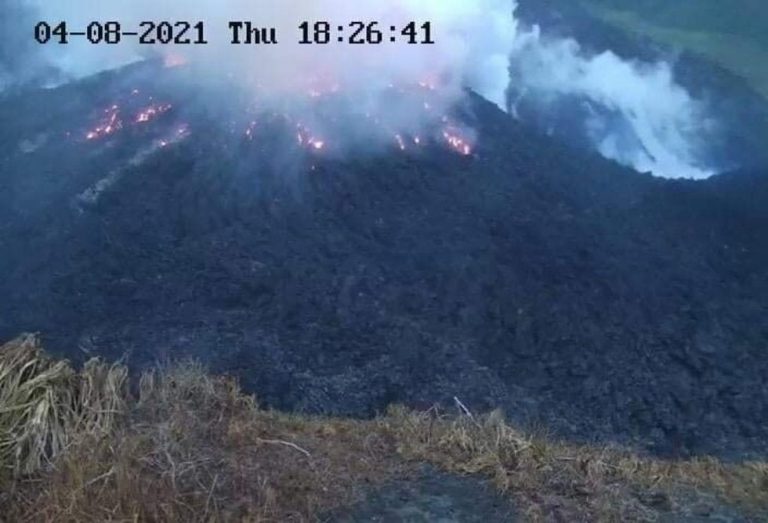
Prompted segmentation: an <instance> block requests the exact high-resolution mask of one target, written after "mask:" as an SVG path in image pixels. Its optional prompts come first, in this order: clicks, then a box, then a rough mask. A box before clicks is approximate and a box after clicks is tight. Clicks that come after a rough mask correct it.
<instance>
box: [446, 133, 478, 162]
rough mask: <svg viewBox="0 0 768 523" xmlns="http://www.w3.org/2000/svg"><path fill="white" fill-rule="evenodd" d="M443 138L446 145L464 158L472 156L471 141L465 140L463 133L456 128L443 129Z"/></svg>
mask: <svg viewBox="0 0 768 523" xmlns="http://www.w3.org/2000/svg"><path fill="white" fill-rule="evenodd" d="M443 138H444V139H445V141H446V143H447V144H448V145H449V146H450V147H451V149H453V150H454V151H456V152H457V153H459V154H461V155H463V156H470V155H471V154H472V145H471V144H470V143H469V140H468V139H467V138H465V137H464V136H463V135H462V134H461V132H460V131H459V130H458V129H456V128H454V127H446V128H445V129H443Z"/></svg>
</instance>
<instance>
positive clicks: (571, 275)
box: [0, 69, 768, 459]
mask: <svg viewBox="0 0 768 523" xmlns="http://www.w3.org/2000/svg"><path fill="white" fill-rule="evenodd" d="M139 72H141V71H139ZM139 72H137V70H134V69H129V70H127V71H122V72H118V73H113V74H108V75H104V76H102V77H98V78H94V79H91V80H88V81H86V82H81V83H78V84H73V85H70V86H66V87H64V88H61V89H58V90H51V91H40V92H33V93H27V94H24V95H18V96H16V95H15V96H14V97H11V98H8V99H6V100H5V101H3V102H2V103H0V121H2V122H3V124H2V126H0V275H2V277H1V278H0V296H2V299H1V300H0V339H10V338H12V337H14V336H15V335H16V334H18V333H19V332H23V331H39V332H41V333H43V339H44V340H45V342H46V345H47V347H48V348H49V349H50V350H51V351H53V352H54V353H57V354H59V355H64V356H68V357H71V358H75V359H84V358H87V357H89V356H93V355H100V356H105V357H107V358H108V359H113V360H114V359H118V358H125V359H126V361H127V363H128V364H130V365H131V366H133V367H137V368H145V367H151V366H153V365H154V364H155V363H156V362H158V361H160V362H164V361H168V360H176V359H181V358H185V357H190V356H191V357H195V358H198V359H201V360H202V361H204V362H206V363H207V364H208V365H209V366H210V367H211V369H212V370H213V371H214V372H217V373H226V374H229V375H232V376H235V377H236V378H237V379H238V380H239V382H240V383H241V384H242V385H243V387H244V388H245V389H246V390H248V391H249V392H254V393H256V394H257V396H258V397H259V399H260V401H262V402H263V403H264V404H265V405H267V406H270V407H275V408H280V409H287V410H293V411H301V412H308V413H319V414H334V415H352V416H360V417H367V416H371V415H373V414H375V413H377V412H382V411H383V410H384V409H385V408H386V407H387V406H388V405H390V404H393V403H404V404H406V405H410V406H413V407H416V408H424V407H428V406H429V405H432V404H433V403H447V404H451V405H452V404H453V398H454V397H458V398H460V399H461V401H462V402H463V403H464V404H465V405H467V406H468V407H469V408H470V409H471V410H473V411H478V412H479V411H485V410H489V409H493V408H501V409H503V410H504V411H505V413H506V414H507V416H508V417H509V418H510V419H512V420H514V421H515V423H518V424H522V425H523V426H534V427H539V428H544V429H545V430H547V431H550V432H553V433H555V434H556V435H558V436H559V437H565V438H568V439H571V440H575V441H589V442H591V441H596V442H601V443H617V444H620V445H628V446H632V447H635V448H640V449H644V450H647V451H649V452H652V453H654V454H658V455H664V456H667V455H674V456H686V455H692V454H693V455H698V454H714V455H717V456H719V457H724V458H727V459H731V458H733V459H736V458H743V457H746V456H764V455H765V452H766V450H768V445H767V443H768V427H767V426H766V425H765V423H764V420H765V419H766V418H767V417H768V389H766V388H765V387H764V386H763V384H764V383H765V381H766V379H767V378H768V358H766V357H765V350H766V348H768V343H767V342H768V314H766V313H767V312H768V235H766V232H765V231H766V230H768V208H766V206H765V203H766V202H768V171H766V170H765V169H763V170H760V169H754V170H750V171H743V172H734V173H730V174H724V175H720V176H716V177H713V178H711V179H710V180H707V181H703V182H690V181H671V180H661V179H656V178H653V177H652V176H650V175H647V174H638V173H635V172H634V171H631V170H629V169H625V168H622V167H620V166H618V165H616V164H614V163H612V162H609V161H606V160H604V159H602V158H599V157H597V156H596V155H593V154H590V153H587V152H580V151H577V150H573V149H570V148H568V147H565V146H563V145H561V144H560V143H559V142H557V141H555V140H553V139H550V138H547V137H545V136H541V135H539V134H537V133H536V132H534V131H532V130H531V129H529V128H527V127H525V126H524V125H522V124H519V123H516V122H514V121H511V120H510V119H509V118H508V117H507V116H506V115H505V114H504V113H502V112H501V111H499V110H498V109H497V108H496V107H495V106H493V105H491V104H489V103H487V102H485V101H483V100H482V99H480V98H479V97H476V96H474V95H472V94H468V95H467V98H466V100H465V102H464V103H463V104H462V105H461V106H460V107H457V108H456V117H457V118H460V119H462V120H463V121H464V122H466V123H467V124H468V125H471V126H472V127H474V128H475V129H476V130H477V133H478V144H477V147H476V149H475V151H474V154H473V155H472V156H471V157H462V156H459V155H457V154H455V153H453V152H452V151H450V150H448V149H446V148H445V147H442V146H439V145H437V144H429V145H427V146H425V147H424V148H423V149H421V150H420V151H417V152H407V153H402V154H401V153H400V152H399V151H395V149H394V148H392V149H385V150H380V151H378V152H375V153H366V154H358V155H345V156H343V157H335V156H325V157H324V156H307V155H298V154H297V155H293V156H286V155H284V154H277V151H280V150H282V149H281V148H280V147H281V146H280V144H279V142H280V139H279V137H278V136H279V134H280V133H279V132H277V131H274V132H272V131H267V132H266V134H265V135H264V136H263V137H262V139H261V140H260V141H257V142H256V143H255V144H254V142H252V141H247V140H244V139H243V138H242V136H240V135H235V136H234V137H233V135H232V134H231V133H230V131H229V129H228V128H227V125H228V122H224V121H221V119H219V118H217V117H216V115H215V114H212V113H208V112H206V110H205V109H202V108H201V109H194V110H191V109H190V107H194V103H193V102H192V98H189V99H188V100H187V99H185V98H184V97H185V96H187V93H180V92H172V91H170V90H169V89H168V86H169V85H170V84H171V82H170V81H168V82H167V83H165V82H166V80H165V79H164V77H163V75H172V74H176V73H173V72H166V73H163V75H156V76H155V77H153V78H152V79H150V78H147V76H146V75H145V74H143V72H142V74H139ZM137 82H141V85H140V87H141V88H142V90H154V91H155V92H156V93H159V94H158V97H160V96H161V95H163V96H166V97H168V98H170V99H171V100H172V101H173V102H175V103H176V106H177V107H184V106H186V107H187V109H186V111H185V112H184V113H181V110H176V109H175V110H174V111H172V112H171V113H169V114H168V115H166V116H164V119H159V120H158V122H157V123H154V124H152V125H150V126H147V127H146V128H145V129H144V130H141V131H137V130H130V129H128V130H125V131H124V132H123V133H121V134H120V135H117V137H115V138H113V139H108V140H105V141H102V142H100V144H99V145H97V146H94V145H93V144H90V143H83V142H82V140H80V141H78V140H73V139H67V138H65V136H66V132H67V130H69V129H71V128H72V126H73V125H75V126H76V125H79V122H82V120H83V117H82V115H83V114H86V113H88V112H93V111H94V108H99V107H104V106H108V105H109V103H110V100H111V97H114V96H116V95H117V93H122V92H124V91H125V89H128V88H129V87H132V86H135V85H136V83H137ZM128 90H130V89H128ZM185 102H188V103H186V105H185ZM173 118H177V119H179V121H180V120H181V119H183V120H184V121H185V122H188V123H189V125H190V128H191V130H192V133H191V135H190V137H189V138H188V139H187V140H185V141H183V142H181V143H178V144H175V145H173V146H169V147H167V148H166V149H165V150H163V151H162V152H161V153H159V154H154V155H151V156H150V157H148V158H147V159H146V160H145V161H144V162H143V163H140V164H138V165H134V166H128V162H129V160H130V158H131V157H132V155H133V154H135V152H136V151H137V150H139V149H140V148H141V147H142V146H143V145H145V144H146V143H148V141H149V140H151V139H153V138H155V137H156V136H160V135H161V134H162V131H163V130H167V129H170V128H171V127H172V125H171V123H172V122H171V119H173ZM73 122H78V123H73ZM40 137H42V138H40ZM24 140H31V141H32V142H35V140H38V143H37V145H38V147H37V148H36V149H35V150H34V151H32V152H25V151H28V150H29V147H27V148H25V147H23V146H20V144H21V142H22V141H24ZM311 165H312V166H314V170H312V169H311V168H310V166H311ZM116 169H121V170H120V176H119V178H118V179H117V181H116V183H114V185H112V186H111V187H109V188H108V189H107V190H105V191H104V192H103V193H102V194H101V196H100V198H98V199H97V200H96V201H94V202H90V203H83V202H82V201H81V200H78V199H77V195H79V194H81V193H82V192H83V191H85V190H86V189H87V188H89V187H92V186H93V185H94V184H95V183H96V182H97V181H98V180H101V179H103V178H104V177H105V176H107V174H108V173H110V172H113V171H115V170H116Z"/></svg>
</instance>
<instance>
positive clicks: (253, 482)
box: [0, 336, 768, 522]
mask: <svg viewBox="0 0 768 523" xmlns="http://www.w3.org/2000/svg"><path fill="white" fill-rule="evenodd" d="M137 385H138V386H137V389H138V395H137V397H135V398H133V397H131V396H130V395H129V394H128V392H127V373H126V370H125V369H124V368H123V367H121V366H119V365H113V366H108V365H105V364H103V363H101V362H99V361H98V360H93V361H91V362H89V363H88V364H86V365H85V367H84V368H83V370H82V371H81V372H75V371H74V370H72V369H71V368H70V366H69V365H68V364H67V363H66V362H57V361H54V360H52V359H50V358H49V357H47V356H46V355H45V354H44V353H43V352H42V349H41V348H40V345H39V343H38V340H37V339H36V338H35V337H34V336H25V337H22V338H20V339H19V340H16V341H15V342H12V343H10V344H8V345H6V346H3V347H2V348H0V429H2V433H0V451H1V452H2V454H0V457H2V459H3V463H4V464H5V465H6V470H7V472H12V473H11V474H6V475H5V476H0V493H3V494H0V514H4V515H5V517H6V518H7V519H8V520H11V521H16V520H22V521H23V520H34V521H57V522H58V521H72V522H74V521H184V522H187V521H206V522H208V521H233V520H234V521H257V522H267V521H269V522H272V521H315V520H317V519H318V518H319V517H320V516H321V515H322V514H326V513H327V512H328V511H329V510H333V509H336V508H338V507H342V506H346V505H348V504H350V503H352V502H353V501H355V500H357V499H359V498H360V497H361V496H362V495H363V494H364V493H365V491H366V490H368V489H369V488H371V487H372V486H375V485H378V484H381V483H382V482H384V481H387V480H396V479H397V478H398V477H402V476H403V475H406V474H409V473H410V472H411V471H414V470H416V468H417V467H418V466H419V465H420V464H423V463H431V464H433V465H435V466H437V467H439V468H441V469H444V470H446V471H450V472H454V473H459V474H474V475H478V476H482V477H487V478H489V479H490V480H491V481H492V482H493V483H494V484H495V485H496V487H497V488H498V489H499V490H500V491H501V492H503V493H505V494H506V495H508V496H510V497H512V498H513V499H514V501H515V504H516V505H517V507H518V508H519V510H520V511H521V513H522V514H524V515H525V516H527V519H529V520H531V521H553V520H555V521H556V520H562V521H646V520H647V521H652V520H656V519H657V518H658V516H659V514H661V513H665V514H680V513H683V512H684V511H685V509H686V506H685V505H686V503H688V504H690V500H689V499H688V498H687V497H686V496H689V493H690V492H694V493H695V492H703V493H708V494H711V495H712V496H716V498H717V499H719V500H720V501H721V502H725V503H730V504H733V505H735V506H737V507H738V508H739V509H740V510H742V511H743V512H744V513H745V514H748V515H757V516H754V517H756V518H758V519H759V518H760V517H761V516H762V517H764V516H765V514H766V513H768V465H766V464H765V463H762V462H759V463H757V462H756V463H744V464H738V465H727V464H723V463H720V462H719V461H717V460H714V459H699V460H691V461H664V460H659V459H653V458H648V457H641V456H637V455H635V454H632V453H630V452H627V451H622V450H620V449H610V448H597V447H593V446H577V445H569V444H565V443H560V442H556V441H552V440H551V439H550V438H544V437H538V436H534V435H531V434H527V433H524V432H521V431H519V430H516V429H515V428H513V427H512V426H510V425H509V424H508V423H507V422H506V421H505V420H504V417H503V416H502V415H501V413H500V412H493V413H490V414H488V415H484V416H473V415H472V414H471V413H470V412H469V411H468V410H467V409H466V407H464V406H463V405H462V404H461V403H460V402H459V401H458V400H457V404H458V405H459V406H460V407H461V408H460V409H459V410H458V412H457V415H445V414H441V413H440V412H439V411H438V410H437V409H431V410H430V411H428V412H414V411H411V410H408V409H405V408H402V407H393V408H391V409H390V411H389V412H388V413H387V415H385V416H382V417H380V418H377V419H375V420H368V421H357V420H347V419H335V418H322V417H307V416H301V415H293V414H283V413H279V412H273V411H268V410H264V409H260V408H259V406H258V404H257V402H256V401H255V399H254V398H253V397H251V396H248V395H246V394H243V393H242V392H241V391H240V389H239V387H238V386H237V383H235V382H234V381H233V380H231V379H228V378H223V377H213V376H211V375H209V374H208V373H207V372H206V371H205V369H204V368H203V367H201V366H200V365H198V364H195V363H184V364H180V365H176V366H174V367H170V368H166V369H155V370H152V371H150V372H147V373H144V374H143V375H142V376H141V377H140V379H139V380H138V383H137Z"/></svg>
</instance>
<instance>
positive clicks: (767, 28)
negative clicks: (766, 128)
mask: <svg viewBox="0 0 768 523" xmlns="http://www.w3.org/2000/svg"><path fill="white" fill-rule="evenodd" d="M582 3H583V5H585V7H587V8H588V9H589V10H590V11H591V12H592V13H593V14H594V15H596V16H598V17H599V18H601V19H603V20H605V21H607V22H608V23H611V24H613V25H615V26H617V27H620V28H622V29H624V30H628V31H633V32H636V33H640V34H643V35H645V36H648V37H650V38H651V39H653V40H656V41H658V42H660V43H663V44H667V45H672V46H677V47H680V48H683V49H686V50H689V51H692V52H694V53H698V54H700V55H702V56H704V57H705V58H707V59H709V60H712V61H713V62H716V63H717V64H719V65H720V66H722V67H723V68H725V69H728V70H730V71H731V72H733V73H735V74H737V75H739V76H741V77H743V78H744V79H746V80H747V81H748V82H749V84H750V85H751V86H752V88H753V89H754V90H755V91H757V92H758V93H760V94H762V95H763V96H765V97H766V98H768V2H765V1H764V0H735V1H733V2H722V1H720V0H697V1H695V2H693V1H687V2H679V1H678V2H669V1H667V0H582Z"/></svg>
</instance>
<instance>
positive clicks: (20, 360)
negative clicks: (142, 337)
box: [0, 335, 127, 476]
mask: <svg viewBox="0 0 768 523" xmlns="http://www.w3.org/2000/svg"><path fill="white" fill-rule="evenodd" d="M126 378H127V372H126V370H125V369H124V368H123V367H120V366H107V365H104V364H102V363H100V362H99V361H97V360H92V361H90V362H88V363H87V364H86V365H85V367H84V369H83V371H82V372H81V373H79V374H77V373H75V372H74V371H73V370H72V368H71V367H70V365H69V364H68V363H67V362H66V361H56V360H53V359H51V358H50V357H48V356H47V355H46V354H45V353H44V352H43V350H42V349H41V347H40V344H39V342H38V340H37V338H36V337H35V336H33V335H26V336H22V337H21V338H19V339H18V340H16V341H14V342H11V343H8V344H6V345H4V346H2V347H0V464H2V467H3V469H4V470H5V472H6V473H9V472H10V473H11V474H13V475H15V476H17V475H19V474H21V473H27V474H28V473H32V472H35V471H37V470H39V469H40V468H41V467H42V466H43V465H44V464H45V463H46V462H47V461H48V460H49V459H50V458H52V457H55V456H56V455H58V454H59V453H61V452H62V451H63V450H64V449H65V448H66V447H67V445H68V444H69V443H70V442H71V437H72V436H73V435H78V437H79V435H81V434H84V433H89V434H97V433H101V434H106V433H109V432H110V431H111V430H112V428H113V424H114V421H115V419H116V416H118V415H119V414H121V413H122V412H123V411H124V410H125V402H124V387H125V383H126Z"/></svg>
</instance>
